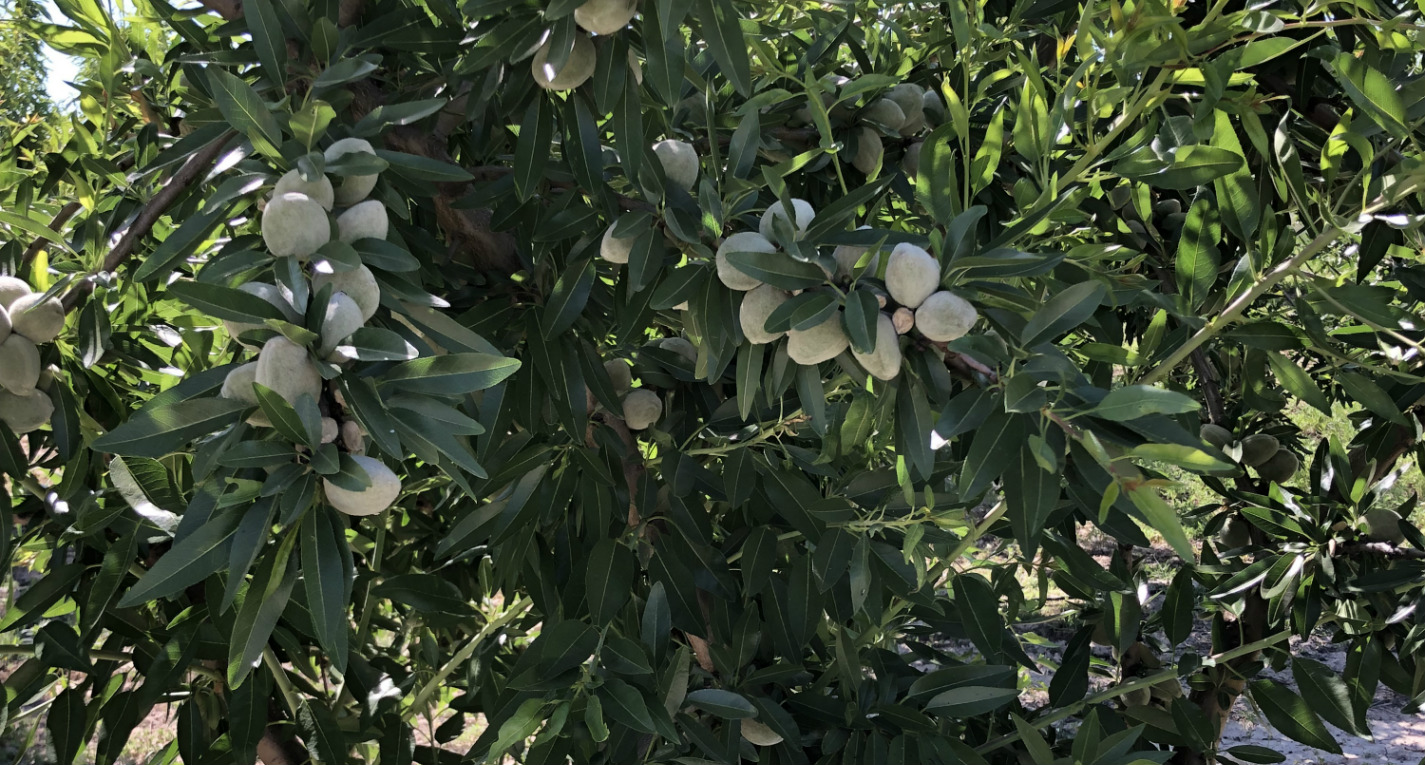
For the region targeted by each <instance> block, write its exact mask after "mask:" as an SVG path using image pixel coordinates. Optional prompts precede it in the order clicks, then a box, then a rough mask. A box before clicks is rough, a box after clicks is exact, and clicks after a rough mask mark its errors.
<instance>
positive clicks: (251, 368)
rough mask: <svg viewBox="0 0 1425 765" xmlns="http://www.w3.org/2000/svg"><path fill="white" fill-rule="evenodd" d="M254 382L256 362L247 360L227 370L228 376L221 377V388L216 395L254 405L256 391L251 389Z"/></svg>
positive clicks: (255, 380) (255, 402) (255, 378)
mask: <svg viewBox="0 0 1425 765" xmlns="http://www.w3.org/2000/svg"><path fill="white" fill-rule="evenodd" d="M254 382H257V362H256V361H249V362H248V363H246V364H243V365H242V366H240V367H236V368H234V369H233V371H231V372H228V376H227V377H225V378H223V389H222V391H221V392H220V393H218V395H219V396H222V397H223V398H230V399H232V400H233V401H242V402H244V403H248V404H253V405H256V404H257V392H256V391H254V390H253V389H252V384H253V383H254Z"/></svg>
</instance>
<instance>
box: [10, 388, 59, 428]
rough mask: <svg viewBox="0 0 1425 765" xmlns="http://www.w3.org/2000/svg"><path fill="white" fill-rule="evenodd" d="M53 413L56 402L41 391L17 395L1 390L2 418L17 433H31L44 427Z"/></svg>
mask: <svg viewBox="0 0 1425 765" xmlns="http://www.w3.org/2000/svg"><path fill="white" fill-rule="evenodd" d="M53 414H54V402H52V401H50V400H49V396H47V395H45V394H44V393H43V392H41V391H38V390H32V391H29V392H28V393H22V394H18V395H17V394H14V393H10V392H8V391H3V390H0V420H4V421H5V424H6V425H8V426H9V427H10V430H12V431H14V432H16V433H29V432H30V431H32V430H36V429H38V428H40V427H43V426H44V425H45V424H46V423H48V422H49V419H50V416H51V415H53Z"/></svg>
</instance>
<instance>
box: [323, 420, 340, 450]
mask: <svg viewBox="0 0 1425 765" xmlns="http://www.w3.org/2000/svg"><path fill="white" fill-rule="evenodd" d="M339 435H341V425H338V424H337V421H336V420H335V419H333V418H331V417H323V418H322V443H324V444H330V443H333V442H335V441H336V439H337V436H339Z"/></svg>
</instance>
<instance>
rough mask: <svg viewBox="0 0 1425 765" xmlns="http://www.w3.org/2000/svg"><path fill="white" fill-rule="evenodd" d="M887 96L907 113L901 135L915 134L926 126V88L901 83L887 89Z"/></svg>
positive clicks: (902, 124)
mask: <svg viewBox="0 0 1425 765" xmlns="http://www.w3.org/2000/svg"><path fill="white" fill-rule="evenodd" d="M886 98H889V99H890V100H892V101H894V102H895V104H896V106H899V107H900V108H901V112H902V113H903V114H905V121H904V122H902V123H901V126H900V134H901V135H914V134H916V133H919V132H920V130H921V128H923V127H925V88H922V87H920V86H919V85H916V84H914V83H909V82H906V83H901V84H900V85H897V86H895V87H894V88H891V89H890V90H888V91H886Z"/></svg>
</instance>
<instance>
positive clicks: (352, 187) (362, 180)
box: [322, 138, 377, 207]
mask: <svg viewBox="0 0 1425 765" xmlns="http://www.w3.org/2000/svg"><path fill="white" fill-rule="evenodd" d="M356 152H361V153H365V154H375V153H376V150H375V149H373V148H372V147H371V144H370V143H369V142H367V141H364V140H362V139H360V138H343V139H341V140H339V141H337V142H335V143H333V144H332V145H331V146H328V147H327V150H326V151H325V152H323V153H322V156H323V157H325V158H326V161H327V162H329V163H330V162H335V161H337V160H338V159H340V158H341V156H342V155H343V154H353V153H356ZM376 179H377V176H375V175H348V176H345V177H343V178H342V179H341V183H340V184H339V185H337V187H336V188H335V190H334V196H333V201H335V202H336V204H337V206H339V207H350V206H351V205H354V204H356V203H357V202H360V201H361V200H363V199H365V198H366V197H367V195H368V194H370V193H371V190H372V189H374V188H376Z"/></svg>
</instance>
